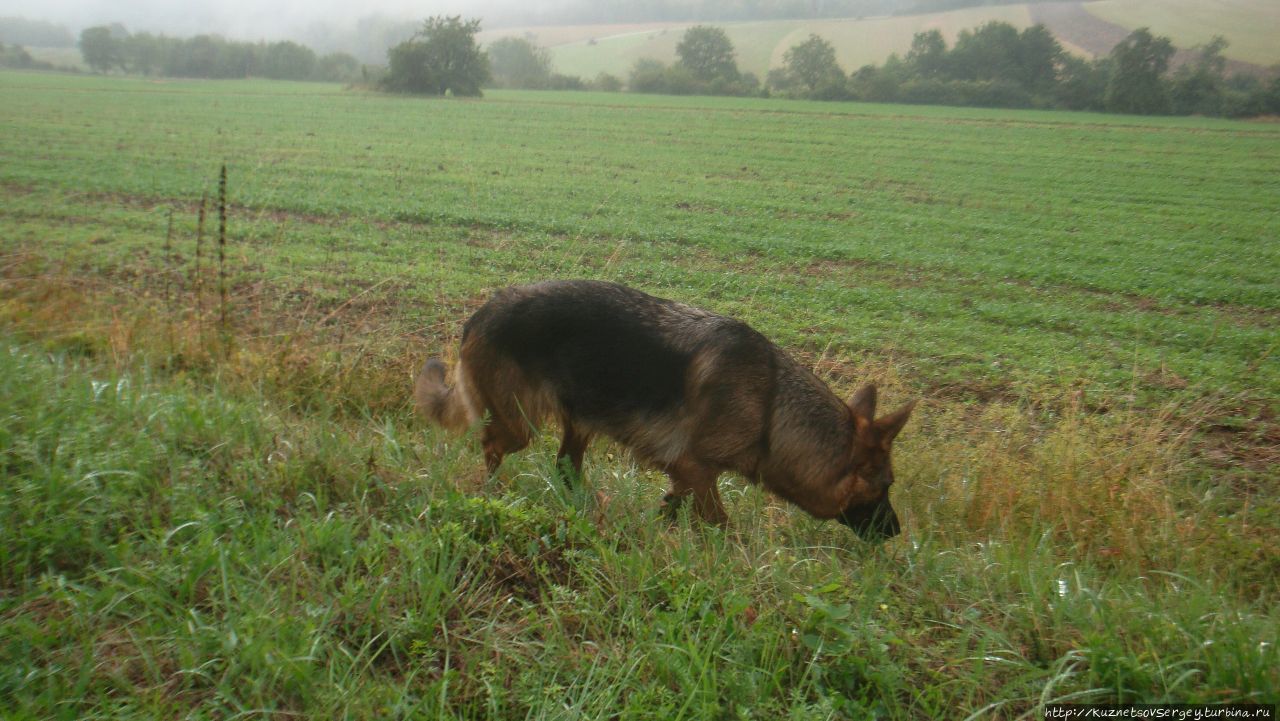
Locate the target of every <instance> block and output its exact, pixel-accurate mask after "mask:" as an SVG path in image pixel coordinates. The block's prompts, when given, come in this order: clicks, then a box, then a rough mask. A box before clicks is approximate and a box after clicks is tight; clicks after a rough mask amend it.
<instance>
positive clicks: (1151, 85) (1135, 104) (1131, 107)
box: [1103, 28, 1173, 115]
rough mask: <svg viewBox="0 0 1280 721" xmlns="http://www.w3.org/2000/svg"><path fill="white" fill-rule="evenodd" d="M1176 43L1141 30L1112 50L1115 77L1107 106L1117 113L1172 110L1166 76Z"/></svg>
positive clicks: (1112, 67)
mask: <svg viewBox="0 0 1280 721" xmlns="http://www.w3.org/2000/svg"><path fill="white" fill-rule="evenodd" d="M1172 57H1173V43H1172V42H1170V41H1169V38H1166V37H1156V36H1154V35H1152V34H1151V31H1150V30H1149V29H1147V28H1138V29H1137V30H1134V31H1133V32H1132V33H1130V34H1129V37H1127V38H1125V39H1124V40H1122V41H1120V44H1119V45H1116V46H1115V48H1113V49H1112V50H1111V77H1110V78H1109V79H1108V81H1107V93H1106V96H1105V98H1104V101H1103V102H1104V105H1105V106H1106V108H1107V110H1109V111H1111V112H1113V113H1136V114H1143V115H1158V114H1162V113H1167V112H1169V110H1170V105H1169V88H1168V87H1167V85H1166V84H1165V81H1164V73H1165V71H1166V70H1168V68H1169V59H1170V58H1172Z"/></svg>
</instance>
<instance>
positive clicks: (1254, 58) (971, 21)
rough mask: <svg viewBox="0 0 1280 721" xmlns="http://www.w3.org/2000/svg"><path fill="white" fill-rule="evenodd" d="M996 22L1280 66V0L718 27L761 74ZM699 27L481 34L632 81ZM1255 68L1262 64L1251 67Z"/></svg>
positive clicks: (1089, 48)
mask: <svg viewBox="0 0 1280 721" xmlns="http://www.w3.org/2000/svg"><path fill="white" fill-rule="evenodd" d="M990 21H1001V22H1006V23H1009V24H1011V25H1013V26H1015V27H1018V28H1025V27H1028V26H1030V25H1033V24H1036V23H1043V24H1045V25H1046V26H1047V27H1048V28H1049V29H1050V30H1052V31H1053V33H1054V34H1055V35H1056V36H1057V37H1058V40H1059V41H1060V42H1061V43H1062V44H1063V46H1064V47H1065V48H1067V50H1069V51H1070V52H1073V53H1076V54H1079V55H1084V56H1093V55H1098V54H1105V53H1107V52H1108V51H1110V49H1111V47H1112V46H1114V45H1115V43H1116V42H1118V41H1119V40H1120V39H1121V38H1123V37H1124V36H1125V35H1127V34H1128V33H1129V32H1130V31H1131V30H1133V29H1136V28H1139V27H1150V28H1151V29H1152V30H1153V31H1154V32H1156V33H1159V34H1162V35H1168V36H1169V37H1170V38H1172V39H1173V41H1174V44H1175V45H1177V46H1178V47H1179V48H1184V49H1185V48H1192V47H1195V46H1196V45H1199V44H1202V43H1204V42H1206V41H1208V40H1209V39H1210V38H1212V37H1213V36H1214V35H1222V36H1224V37H1226V38H1227V39H1228V40H1229V41H1230V43H1231V44H1230V46H1229V47H1228V48H1227V50H1226V53H1225V54H1226V56H1227V57H1228V58H1229V59H1231V60H1232V61H1234V62H1233V65H1234V68H1233V69H1235V70H1254V71H1260V70H1262V69H1264V68H1266V67H1267V66H1270V65H1273V64H1276V63H1280V43H1276V42H1275V36H1276V30H1277V28H1280V4H1277V3H1275V2H1273V1H1272V0H1218V1H1217V2H1213V3H1204V2H1200V1H1198V0H1096V1H1094V2H1045V3H1023V4H1011V5H1001V6H985V7H975V8H966V9H962V10H953V11H950V12H941V13H930V14H923V15H906V16H886V17H870V18H834V19H816V20H770V21H760V22H735V23H716V24H717V25H719V26H720V27H723V28H724V29H725V31H726V32H727V33H728V35H729V38H730V39H731V40H732V41H733V43H734V47H735V48H736V49H737V52H738V65H739V67H740V68H741V69H742V70H744V71H746V72H752V73H755V74H756V75H758V76H760V77H762V78H763V77H764V75H765V74H766V73H767V72H768V71H769V69H770V68H774V67H778V66H779V65H781V63H782V56H783V53H785V52H786V51H787V49H788V48H790V47H791V46H793V45H795V44H797V43H799V42H802V41H803V40H804V39H805V38H807V37H808V36H809V34H810V33H813V34H817V35H820V36H822V37H824V38H826V39H827V40H829V41H830V42H831V43H832V44H833V45H835V47H836V54H837V58H838V60H839V61H840V64H841V65H842V66H843V67H844V68H845V69H846V70H853V69H855V68H858V67H861V66H862V65H866V64H879V63H882V62H884V60H885V58H887V57H888V56H889V54H890V53H899V54H902V53H905V52H906V51H907V49H908V48H910V46H911V39H912V37H913V36H914V35H915V34H916V33H918V32H921V31H925V30H932V29H937V30H940V31H942V34H943V36H945V37H946V38H947V41H948V42H949V43H952V42H954V41H955V39H956V37H957V36H958V35H959V33H960V31H961V30H965V29H969V28H975V27H977V26H979V25H982V24H983V23H986V22H990ZM695 24H697V23H692V22H690V23H669V22H668V23H638V24H613V25H573V26H540V27H518V28H502V29H495V30H490V31H486V32H484V33H482V34H481V41H482V42H486V43H487V42H492V41H493V40H496V39H498V38H500V37H509V36H517V37H525V38H528V39H529V40H531V41H533V42H535V43H537V44H538V45H541V46H543V47H546V48H548V49H549V50H550V51H551V55H552V59H553V62H554V65H555V69H556V71H557V72H561V73H566V74H569V75H578V76H581V77H585V78H590V77H594V76H595V75H597V74H598V73H602V72H606V73H612V74H614V75H619V76H625V75H626V73H627V71H628V70H629V69H630V68H631V66H632V65H633V64H634V63H635V61H636V60H639V59H640V58H655V59H658V60H663V61H666V62H670V61H673V60H674V59H675V57H676V53H675V49H676V43H677V42H679V39H680V35H681V33H682V32H683V30H684V29H685V28H687V27H690V26H692V25H695ZM1251 66H1252V67H1251Z"/></svg>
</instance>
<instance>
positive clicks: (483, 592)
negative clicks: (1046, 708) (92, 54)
mask: <svg viewBox="0 0 1280 721" xmlns="http://www.w3.org/2000/svg"><path fill="white" fill-rule="evenodd" d="M0 97H2V98H3V99H4V102H3V104H0V698H5V699H7V700H8V702H7V703H6V704H4V706H5V709H4V711H3V714H7V716H6V718H22V719H25V718H32V719H35V718H66V719H76V718H98V717H112V718H115V717H165V718H169V717H184V718H200V719H229V718H249V717H269V718H291V717H307V718H459V719H478V718H495V719H507V718H527V719H597V718H616V719H711V718H714V719H730V718H733V719H779V718H787V719H861V718H871V717H874V718H887V719H931V718H966V717H969V718H997V719H1013V718H1039V717H1040V709H1041V707H1042V706H1043V704H1045V703H1049V702H1055V701H1093V702H1105V701H1110V702H1135V701H1177V702H1194V703H1212V702H1220V701H1251V702H1269V703H1274V702H1275V701H1276V699H1277V698H1278V697H1280V671H1278V670H1277V669H1280V663H1278V662H1277V658H1276V654H1277V649H1276V646H1275V639H1276V638H1278V637H1280V610H1278V609H1277V605H1276V600H1277V590H1278V589H1277V582H1276V579H1277V577H1280V562H1278V559H1280V543H1278V542H1277V538H1278V537H1280V536H1278V535H1277V532H1278V531H1280V498H1278V496H1277V491H1280V487H1278V486H1280V484H1278V483H1277V481H1278V478H1277V475H1278V474H1277V471H1276V467H1277V463H1280V456H1278V453H1277V448H1278V447H1280V426H1277V423H1276V417H1275V413H1276V410H1277V408H1276V400H1275V399H1276V398H1277V394H1280V363H1278V362H1277V357H1276V351H1277V344H1278V343H1280V335H1278V334H1277V331H1276V328H1277V324H1278V321H1280V283H1278V282H1277V275H1276V270H1275V269H1276V268H1278V267H1280V244H1278V243H1277V237H1278V236H1280V215H1278V214H1277V213H1276V210H1275V198H1277V197H1280V175H1277V173H1276V169H1277V168H1280V125H1275V124H1267V123H1244V122H1232V121H1221V120H1209V119H1198V118H1176V119H1174V118H1131V117H1121V116H1097V115H1088V114H1068V113H1048V112H1013V111H994V110H979V109H952V108H927V107H902V106H877V105H861V104H836V103H803V102H792V101H781V100H760V99H731V98H668V97H658V96H629V95H618V94H588V93H579V94H573V93H566V94H558V93H537V92H514V91H512V92H493V93H491V94H489V95H488V96H486V98H484V99H483V100H479V101H453V100H422V99H410V98H399V97H386V96H381V95H375V94H367V93H361V92H356V91H351V90H345V89H342V88H339V87H337V86H326V85H317V84H289V83H272V82H265V81H228V82H187V81H148V80H142V79H125V78H91V77H72V76H57V75H42V74H30V73H11V72H5V73H0ZM224 163H225V165H226V167H227V174H228V184H227V197H228V201H229V202H228V207H227V214H226V232H225V245H220V244H219V242H218V239H219V230H218V226H219V217H218V215H219V214H218V209H217V207H216V202H215V199H216V197H217V194H218V187H217V184H218V173H219V168H220V166H222V165H223V164H224ZM202 200H203V202H202ZM202 208H203V209H204V214H203V215H204V217H203V221H201V209H202ZM219 255H221V256H222V260H221V261H220V260H219ZM549 277H590V278H602V279H609V280H616V281H620V282H626V283H628V284H631V285H634V286H637V287H640V288H642V289H644V290H647V291H650V292H653V293H656V294H658V295H662V296H665V297H671V298H677V299H680V300H684V301H687V302H691V303H695V304H698V305H702V306H705V307H708V308H711V309H713V310H716V311H719V312H723V313H727V314H731V315H735V316H738V317H741V318H743V319H745V320H747V321H749V322H750V323H752V324H753V325H755V326H756V327H757V328H759V329H760V330H762V331H764V332H765V333H766V334H767V335H769V336H770V337H771V338H773V339H774V340H775V341H777V342H778V343H780V344H781V345H783V346H784V347H786V348H787V349H788V350H789V351H791V352H792V353H794V354H795V355H796V356H797V357H799V358H801V359H803V360H804V361H805V362H806V363H808V364H809V365H810V366H811V367H812V368H814V370H815V371H816V372H817V373H818V374H819V375H821V376H822V377H824V378H826V379H828V380H829V382H830V383H831V384H832V386H833V387H834V388H836V389H837V390H839V391H840V392H842V393H847V392H851V391H852V390H853V389H854V388H855V387H856V386H858V385H859V384H861V383H863V382H866V381H868V380H871V381H875V382H877V383H879V384H880V385H881V388H882V397H883V401H882V402H883V403H885V404H887V405H897V404H899V403H901V402H904V401H905V400H907V399H910V398H917V397H918V398H922V399H923V403H922V405H921V406H920V407H919V409H918V410H917V412H916V416H915V417H914V418H913V420H912V421H911V423H910V424H909V425H908V426H907V429H906V430H905V431H904V432H903V435H902V436H901V438H900V439H899V441H898V443H897V446H898V451H897V453H896V454H895V457H896V468H895V471H896V476H897V478H898V483H897V484H896V485H895V488H894V505H895V506H896V507H897V508H898V511H899V514H900V516H901V517H902V519H903V523H904V534H903V535H902V536H901V537H899V538H897V539H894V540H893V541H890V542H888V543H886V544H883V545H879V546H873V545H868V544H864V543H862V542H860V541H858V540H857V539H856V538H855V537H854V536H853V535H852V534H850V533H849V532H848V531H847V529H845V528H844V527H842V526H838V525H836V524H822V523H819V522H816V521H814V520H812V519H810V518H808V517H807V516H805V515H804V514H803V513H802V512H799V511H797V510H795V509H793V508H791V507H789V506H786V505H784V504H783V503H782V502H780V501H778V500H777V499H773V498H771V497H769V496H767V495H765V494H763V493H761V492H760V491H759V490H758V489H755V488H753V487H751V486H749V485H748V484H747V483H746V482H745V481H743V480H742V479H739V478H732V477H725V478H722V479H721V489H722V493H723V495H724V496H725V500H726V505H727V506H728V511H729V515H730V518H731V523H730V525H729V527H728V528H726V529H719V528H707V527H704V526H702V525H700V524H698V523H697V522H694V521H690V520H689V519H685V518H682V519H680V521H679V522H677V523H676V524H674V525H672V524H669V523H667V522H665V521H661V520H660V519H659V517H658V515H657V513H656V510H657V505H658V502H659V499H660V498H661V496H662V495H663V493H664V492H665V486H664V483H663V477H662V475H661V474H660V473H658V472H656V471H653V470H650V469H646V468H643V467H637V466H636V465H635V464H634V463H632V462H631V460H630V458H629V457H628V455H627V453H626V451H625V450H624V449H621V448H619V447H617V446H615V445H612V444H610V443H607V442H604V441H600V442H597V443H596V444H595V445H594V446H593V447H592V449H591V450H590V452H589V453H588V458H587V468H586V473H587V483H586V485H585V487H583V488H580V489H577V490H573V491H566V490H565V489H564V488H563V487H562V486H560V485H559V483H558V481H557V480H556V478H555V475H554V469H553V465H552V464H553V456H554V453H555V449H556V447H557V444H558V439H557V438H556V437H555V433H554V432H552V433H547V434H545V436H544V437H541V438H540V439H539V440H538V441H536V442H535V444H534V445H533V447H531V448H530V449H529V450H527V451H525V452H523V453H521V454H518V455H516V456H513V457H510V458H509V459H508V460H507V462H506V463H505V464H504V466H503V468H502V470H501V472H500V473H499V474H498V476H497V477H496V478H493V479H487V478H485V475H484V472H483V461H482V459H481V458H480V454H479V453H478V451H477V449H476V448H475V447H474V444H473V443H471V442H470V439H466V438H452V437H448V436H446V435H444V434H441V433H437V432H436V431H434V430H433V429H430V428H425V427H423V425H422V424H420V423H419V422H417V421H416V420H415V419H413V418H412V415H411V413H410V409H409V403H408V390H409V381H410V378H411V375H412V373H413V371H414V370H415V368H416V367H417V365H419V364H420V363H421V361H422V360H423V359H424V358H425V357H427V356H428V355H431V354H444V355H449V354H451V353H452V352H453V349H454V348H455V347H456V341H457V336H458V333H459V331H460V329H461V324H462V321H463V320H464V319H465V318H466V316H467V314H468V313H469V312H471V311H472V310H474V309H475V308H476V307H478V306H479V304H481V303H483V301H484V299H485V298H486V297H487V295H488V293H489V292H491V291H492V289H494V288H497V287H500V286H503V285H507V284H511V283H516V282H523V281H530V280H535V279H543V278H549ZM224 296H225V298H224Z"/></svg>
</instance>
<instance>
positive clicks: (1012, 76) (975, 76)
mask: <svg viewBox="0 0 1280 721" xmlns="http://www.w3.org/2000/svg"><path fill="white" fill-rule="evenodd" d="M1018 52H1019V42H1018V29H1017V28H1015V27H1014V26H1012V25H1010V24H1009V23H1003V22H999V21H998V20H992V21H991V22H989V23H986V24H985V25H982V26H981V27H979V28H978V29H977V30H973V31H970V30H961V31H960V35H959V37H957V38H956V46H955V49H953V50H952V51H951V53H950V55H949V58H948V60H949V61H950V63H949V69H950V70H949V72H950V74H951V76H952V77H954V78H956V79H959V80H1018V79H1019V78H1018V76H1019V72H1018Z"/></svg>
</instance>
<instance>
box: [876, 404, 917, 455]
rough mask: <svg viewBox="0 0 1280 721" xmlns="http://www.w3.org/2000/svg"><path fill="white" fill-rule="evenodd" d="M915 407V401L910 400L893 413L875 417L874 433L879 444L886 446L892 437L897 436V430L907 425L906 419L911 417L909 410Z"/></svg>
mask: <svg viewBox="0 0 1280 721" xmlns="http://www.w3.org/2000/svg"><path fill="white" fill-rule="evenodd" d="M915 408H916V402H915V401H911V402H910V403H908V404H906V405H905V406H903V407H901V408H899V409H898V410H896V411H894V412H893V413H890V414H889V415H887V416H883V417H881V418H877V419H876V422H875V429H876V435H878V436H879V437H880V443H881V444H883V445H885V446H888V445H889V444H890V443H892V442H893V439H894V438H896V437H897V436H898V431H901V430H902V427H903V426H905V425H907V420H909V419H910V418H911V411H913V410H915Z"/></svg>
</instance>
